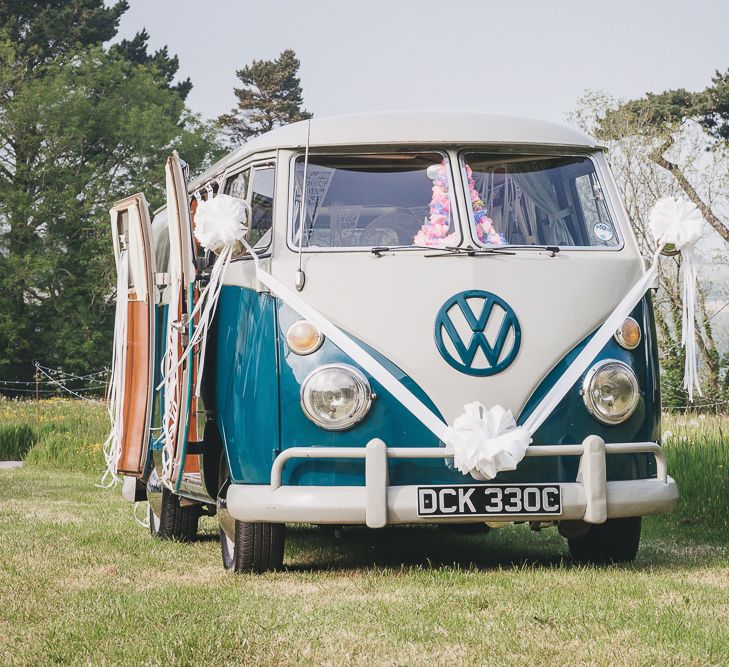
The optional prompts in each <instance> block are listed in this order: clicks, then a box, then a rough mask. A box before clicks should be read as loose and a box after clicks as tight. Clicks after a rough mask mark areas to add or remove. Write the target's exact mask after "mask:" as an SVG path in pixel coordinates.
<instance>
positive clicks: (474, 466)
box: [447, 402, 532, 479]
mask: <svg viewBox="0 0 729 667" xmlns="http://www.w3.org/2000/svg"><path fill="white" fill-rule="evenodd" d="M531 440H532V437H531V434H530V433H529V431H527V430H526V429H525V428H523V427H517V425H516V421H515V420H514V416H513V415H512V414H511V410H506V409H505V408H503V407H501V406H500V405H495V406H494V407H493V408H491V409H490V410H489V409H487V408H486V407H485V406H484V405H482V404H481V403H478V402H475V403H469V404H468V405H466V407H465V412H464V413H463V414H462V415H461V416H460V417H458V419H456V421H455V422H453V426H452V427H450V428H449V429H448V436H447V441H448V444H449V445H450V446H451V448H452V449H453V463H454V465H455V466H456V468H457V469H458V470H460V471H461V472H462V473H463V474H464V475H468V474H470V475H471V476H473V477H475V478H476V479H493V478H494V477H496V475H497V474H498V473H499V472H501V471H502V470H516V466H517V464H518V463H519V461H521V460H522V459H523V458H524V455H525V454H526V451H527V447H529V443H530V442H531Z"/></svg>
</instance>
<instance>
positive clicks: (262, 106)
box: [218, 49, 312, 144]
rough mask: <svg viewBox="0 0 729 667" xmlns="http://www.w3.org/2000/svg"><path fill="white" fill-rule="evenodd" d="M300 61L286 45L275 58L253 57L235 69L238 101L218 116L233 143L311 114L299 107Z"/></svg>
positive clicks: (300, 103) (300, 105) (302, 101)
mask: <svg viewBox="0 0 729 667" xmlns="http://www.w3.org/2000/svg"><path fill="white" fill-rule="evenodd" d="M300 65H301V63H300V62H299V59H298V58H297V57H296V53H295V52H294V51H292V50H291V49H286V50H285V51H283V52H282V53H281V55H280V56H279V57H278V58H276V59H274V60H254V61H253V62H252V63H251V64H250V65H246V66H245V67H244V68H243V69H240V70H238V71H237V72H236V76H237V77H238V79H240V82H241V83H242V87H241V88H236V89H235V96H236V97H237V98H238V104H237V106H236V107H235V108H234V109H232V110H231V112H230V113H228V114H225V115H223V116H220V118H219V119H218V122H219V123H220V124H221V125H222V126H223V127H224V128H225V129H226V131H227V133H228V135H229V136H230V138H231V141H232V143H234V144H241V143H245V142H246V141H248V139H250V138H251V137H255V136H257V135H259V134H263V133H264V132H268V131H270V130H273V129H274V128H276V127H280V126H281V125H286V124H287V123H293V122H296V121H299V120H306V119H308V118H311V116H312V114H310V113H309V112H308V111H305V110H304V109H302V108H301V107H302V105H303V103H304V100H303V97H302V90H301V82H300V80H299V76H298V73H299V66H300Z"/></svg>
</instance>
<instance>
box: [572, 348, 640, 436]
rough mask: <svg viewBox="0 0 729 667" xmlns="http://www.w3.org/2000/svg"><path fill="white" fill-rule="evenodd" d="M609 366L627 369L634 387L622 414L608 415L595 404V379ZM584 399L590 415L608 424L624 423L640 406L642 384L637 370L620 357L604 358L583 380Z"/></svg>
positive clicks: (627, 375) (628, 376)
mask: <svg viewBox="0 0 729 667" xmlns="http://www.w3.org/2000/svg"><path fill="white" fill-rule="evenodd" d="M608 366H616V367H619V368H620V369H621V370H623V371H625V372H626V373H625V374H626V377H627V378H628V380H629V382H630V385H631V388H632V398H631V402H630V404H629V407H628V409H626V410H625V411H624V412H623V413H622V414H620V415H617V416H612V415H606V414H605V413H604V412H602V411H600V409H599V408H598V407H597V405H596V404H595V401H594V397H593V395H592V391H591V390H592V388H593V381H594V379H595V376H596V375H597V374H598V373H600V372H601V371H603V370H605V369H606V368H607V367H608ZM582 400H583V402H584V403H585V408H586V409H587V411H588V412H589V413H590V415H591V416H592V417H594V418H595V419H597V420H598V421H599V422H602V423H603V424H607V425H608V426H616V425H618V424H622V423H623V422H625V421H627V420H628V419H630V417H632V416H633V413H634V412H635V410H636V408H637V407H638V403H639V402H640V385H639V384H638V378H637V377H636V375H635V371H633V369H632V368H631V367H630V366H629V365H628V364H626V363H625V362H624V361H620V360H619V359H602V360H601V361H598V362H597V363H596V364H594V365H593V366H592V368H590V370H589V371H587V374H586V375H585V379H584V380H583V382H582Z"/></svg>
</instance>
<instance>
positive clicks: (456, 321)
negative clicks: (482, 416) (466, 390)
mask: <svg viewBox="0 0 729 667" xmlns="http://www.w3.org/2000/svg"><path fill="white" fill-rule="evenodd" d="M520 343H521V326H520V325H519V320H518V319H517V317H516V314H515V313H514V311H513V310H512V309H511V306H510V305H509V304H508V303H506V301H504V300H503V299H502V298H501V297H499V296H496V295H495V294H492V293H491V292H484V291H483V290H468V291H466V292H460V293H459V294H455V295H454V296H452V297H451V298H450V299H448V301H446V302H445V303H444V304H443V305H442V306H441V309H440V310H439V311H438V315H437V316H436V318H435V344H436V346H437V347H438V351H439V352H440V354H441V356H442V357H443V358H444V359H445V360H446V361H447V362H448V363H449V364H450V365H451V366H453V368H455V369H456V370H458V371H460V372H461V373H466V374H468V375H477V376H479V377H484V376H486V375H494V374H496V373H500V372H501V371H503V370H504V369H505V368H506V367H507V366H509V364H511V362H512V361H514V359H515V358H516V355H517V353H518V352H519V345H520Z"/></svg>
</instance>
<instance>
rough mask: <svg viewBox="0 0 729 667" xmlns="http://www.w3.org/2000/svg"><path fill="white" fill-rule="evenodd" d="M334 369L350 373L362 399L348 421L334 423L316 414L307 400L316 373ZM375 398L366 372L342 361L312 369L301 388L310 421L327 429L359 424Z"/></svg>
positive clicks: (304, 406)
mask: <svg viewBox="0 0 729 667" xmlns="http://www.w3.org/2000/svg"><path fill="white" fill-rule="evenodd" d="M332 369H336V370H338V371H344V372H345V373H348V374H349V375H350V376H351V377H352V380H353V381H354V384H355V386H356V387H357V388H358V390H359V396H360V400H359V402H358V405H357V407H356V409H355V410H354V411H353V412H351V413H350V414H349V415H348V416H347V418H346V421H343V422H342V423H332V422H327V421H324V420H323V419H321V418H320V417H319V415H317V414H316V412H314V411H313V410H310V409H309V407H308V406H307V402H306V388H307V386H308V384H309V382H310V381H311V380H312V379H313V378H314V377H315V376H316V375H319V374H320V373H322V372H325V371H327V370H332ZM373 398H374V394H373V393H372V388H371V387H370V383H369V381H368V380H367V378H366V377H365V376H364V374H363V373H362V372H361V371H360V370H359V369H357V368H355V367H354V366H351V365H350V364H342V363H333V364H323V365H321V366H317V367H316V368H315V369H314V370H313V371H311V373H309V374H308V375H307V376H306V377H305V378H304V381H303V382H302V383H301V390H300V391H299V402H300V404H301V410H302V411H303V413H304V414H305V415H306V417H307V418H308V419H309V420H310V421H312V422H313V423H314V424H316V425H317V426H319V427H320V428H323V429H325V430H327V431H346V430H348V429H350V428H353V427H354V426H356V425H357V424H359V423H360V422H361V421H362V420H363V419H364V418H365V417H366V416H367V413H368V412H369V411H370V407H371V406H372V400H373Z"/></svg>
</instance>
